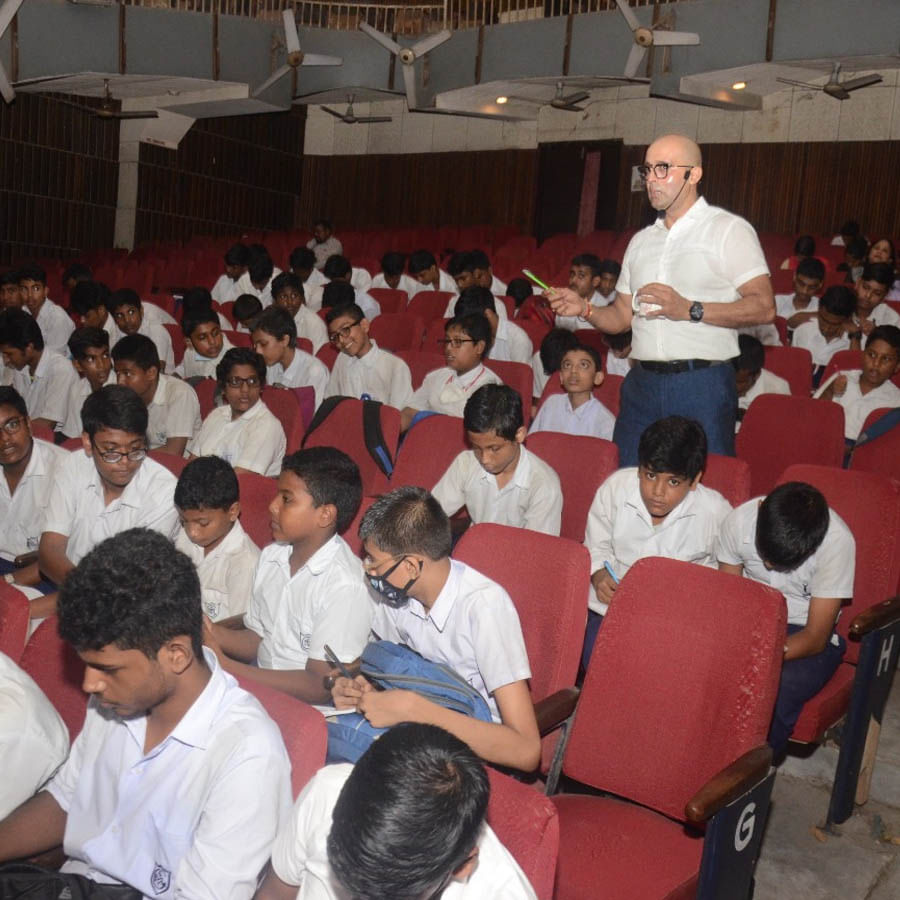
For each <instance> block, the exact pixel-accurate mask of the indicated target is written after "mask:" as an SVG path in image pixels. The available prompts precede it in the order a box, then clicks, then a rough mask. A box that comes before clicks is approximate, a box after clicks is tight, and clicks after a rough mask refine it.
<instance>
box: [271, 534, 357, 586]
mask: <svg viewBox="0 0 900 900" xmlns="http://www.w3.org/2000/svg"><path fill="white" fill-rule="evenodd" d="M340 541H341V538H340V537H339V536H338V535H336V534H333V535H332V536H331V537H330V538H329V539H328V540H327V541H326V542H325V543H324V544H322V546H321V547H319V549H318V550H316V552H315V553H313V555H312V556H311V557H310V558H309V559H308V560H307V561H306V563H305V564H304V565H302V566H301V567H300V568H299V569H297V571H296V572H295V573H294V575H293V576H292V575H291V574H290V561H291V553H292V552H293V549H294V548H293V546H292V545H291V544H287V543H285V544H281V543H279V544H276V545H275V547H276V548H277V549H276V550H275V551H274V552H273V555H272V559H271V562H273V563H274V564H275V565H277V566H278V567H279V568H281V569H283V570H284V571H286V572H287V575H288V578H289V579H290V578H292V577H293V578H296V577H297V575H299V574H300V573H301V572H302V571H303V570H304V569H308V570H309V573H310V574H311V575H321V574H322V573H323V572H324V571H325V570H326V569H327V568H328V566H330V565H331V561H332V560H333V559H334V557H335V554H336V553H337V552H338V549H339V547H340Z"/></svg>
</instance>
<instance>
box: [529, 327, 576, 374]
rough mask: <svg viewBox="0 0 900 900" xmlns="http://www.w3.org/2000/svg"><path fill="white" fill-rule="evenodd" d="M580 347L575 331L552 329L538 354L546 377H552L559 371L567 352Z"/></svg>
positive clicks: (545, 336)
mask: <svg viewBox="0 0 900 900" xmlns="http://www.w3.org/2000/svg"><path fill="white" fill-rule="evenodd" d="M577 346H578V338H577V337H575V332H574V331H569V330H568V329H566V328H551V329H550V331H548V332H547V333H546V334H545V335H544V339H543V340H542V341H541V347H540V350H538V354H539V355H540V357H541V365H542V366H543V367H544V374H545V375H552V374H553V373H554V372H558V371H559V366H560V363H562V358H563V355H564V354H565V352H566V351H567V350H571V349H572V348H573V347H577Z"/></svg>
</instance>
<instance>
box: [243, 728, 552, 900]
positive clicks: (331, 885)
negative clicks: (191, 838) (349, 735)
mask: <svg viewBox="0 0 900 900" xmlns="http://www.w3.org/2000/svg"><path fill="white" fill-rule="evenodd" d="M489 792H490V783H489V781H488V778H487V773H486V772H485V770H484V766H483V765H482V763H481V762H480V761H479V759H478V757H477V756H476V755H475V754H474V753H473V752H472V751H471V750H470V749H469V748H468V747H467V746H466V745H465V744H464V743H463V742H462V741H460V740H459V739H458V738H456V737H454V736H453V735H451V734H449V733H448V732H447V731H444V730H443V729H441V728H436V727H435V726H433V725H418V724H412V723H410V724H403V725H397V726H396V727H395V728H392V729H391V730H390V731H388V732H387V733H386V734H384V735H383V736H382V737H381V738H380V739H379V740H377V741H375V742H374V743H373V744H372V746H371V747H370V748H369V750H368V751H367V752H366V753H365V754H363V756H362V757H361V758H360V759H359V761H358V762H357V763H356V765H355V766H350V765H346V764H344V765H336V766H326V767H325V768H324V769H323V770H321V771H320V772H319V773H318V774H317V775H316V776H315V777H314V778H313V779H312V781H311V782H310V783H309V784H308V785H307V786H306V787H305V788H304V790H303V792H302V793H301V795H300V797H299V798H298V799H297V803H296V804H295V806H294V810H293V813H292V814H291V816H290V818H289V820H288V823H287V825H286V827H285V828H284V829H283V830H282V831H281V832H280V833H279V835H278V838H277V839H276V841H275V847H274V848H273V850H272V867H271V870H270V871H269V874H268V875H267V876H266V880H265V882H264V883H263V886H262V888H261V889H260V892H259V894H258V895H257V900H294V897H300V898H312V897H313V896H315V897H318V898H320V900H341V898H344V897H347V896H356V897H438V896H440V897H441V898H442V900H485V898H491V900H536V896H537V895H536V894H535V893H534V890H533V889H532V887H531V885H530V884H529V883H528V880H527V878H526V877H525V875H524V873H523V872H522V870H521V869H520V868H519V866H518V864H517V863H516V861H515V860H514V859H513V858H512V856H511V855H510V853H509V852H508V851H507V850H506V848H505V847H504V846H503V845H502V844H501V843H500V841H499V839H498V838H497V835H496V834H494V832H493V831H492V830H491V828H490V826H489V825H488V824H487V823H486V822H485V814H486V811H487V805H488V798H489ZM411 846H415V847H417V848H418V851H419V852H418V853H417V854H415V856H414V858H411V855H410V854H409V852H408V848H409V847H411ZM298 887H299V888H300V890H299V892H298V891H297V888H298Z"/></svg>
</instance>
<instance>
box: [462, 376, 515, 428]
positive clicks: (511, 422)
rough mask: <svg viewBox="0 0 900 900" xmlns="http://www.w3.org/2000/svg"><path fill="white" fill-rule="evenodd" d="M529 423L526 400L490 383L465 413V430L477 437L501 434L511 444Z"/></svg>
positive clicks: (504, 385)
mask: <svg viewBox="0 0 900 900" xmlns="http://www.w3.org/2000/svg"><path fill="white" fill-rule="evenodd" d="M524 424H525V417H524V416H523V415H522V398H521V397H520V396H519V392H518V391H516V390H513V389H512V388H511V387H509V385H506V384H486V385H484V386H483V387H480V388H478V390H477V391H475V393H474V394H472V396H471V397H469V399H468V400H466V406H465V409H464V410H463V428H465V430H466V431H473V432H475V434H486V433H487V432H489V431H494V432H496V433H497V436H498V437H502V438H504V439H505V440H507V441H514V440H515V439H516V432H517V431H518V430H519V429H520V428H522V427H523V426H524Z"/></svg>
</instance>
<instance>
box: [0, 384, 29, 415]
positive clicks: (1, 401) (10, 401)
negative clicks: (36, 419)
mask: <svg viewBox="0 0 900 900" xmlns="http://www.w3.org/2000/svg"><path fill="white" fill-rule="evenodd" d="M0 406H11V407H12V408H13V409H14V410H15V411H16V412H17V413H18V414H19V415H20V416H27V415H28V407H27V406H26V405H25V401H24V399H23V398H22V395H21V394H20V393H19V392H18V391H17V390H16V389H15V388H14V387H9V385H0Z"/></svg>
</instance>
